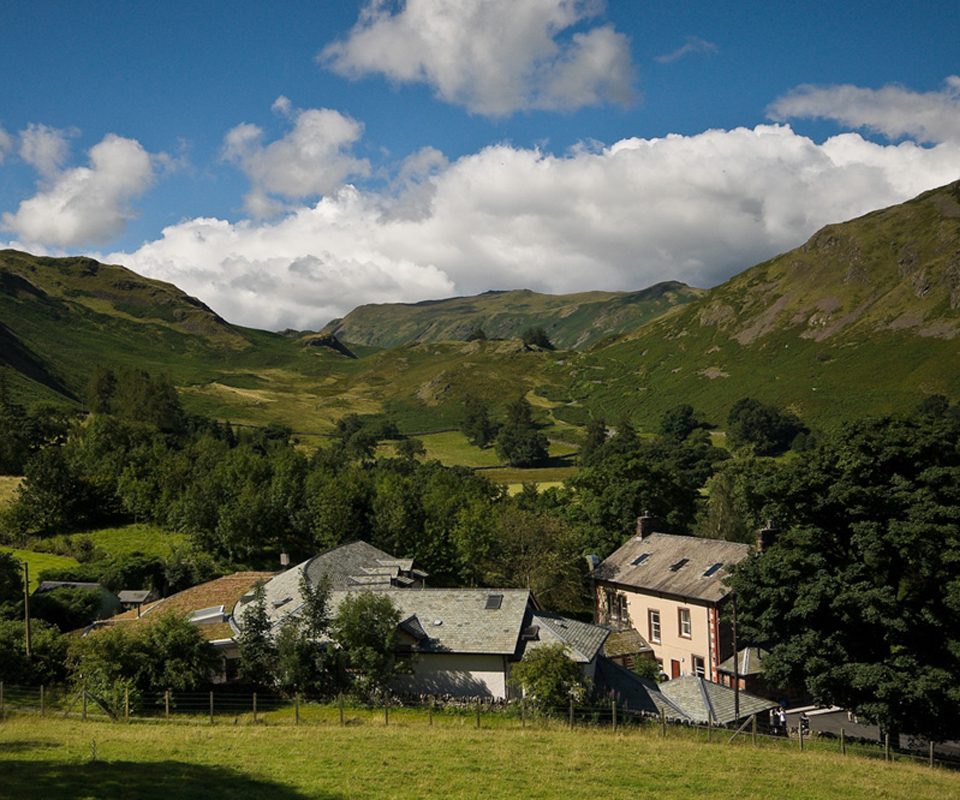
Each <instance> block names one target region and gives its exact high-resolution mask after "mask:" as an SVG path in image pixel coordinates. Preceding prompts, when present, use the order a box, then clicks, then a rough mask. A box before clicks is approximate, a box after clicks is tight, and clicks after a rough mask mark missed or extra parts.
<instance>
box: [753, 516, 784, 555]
mask: <svg viewBox="0 0 960 800" xmlns="http://www.w3.org/2000/svg"><path fill="white" fill-rule="evenodd" d="M779 533H780V529H779V528H778V527H777V526H776V524H775V523H774V521H773V520H772V519H768V520H767V524H766V525H764V526H763V527H762V528H761V529H760V530H758V531H757V552H758V553H765V552H767V550H769V549H770V548H771V547H772V546H773V545H774V543H775V542H776V541H777V535H778V534H779Z"/></svg>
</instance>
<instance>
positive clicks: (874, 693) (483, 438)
mask: <svg viewBox="0 0 960 800" xmlns="http://www.w3.org/2000/svg"><path fill="white" fill-rule="evenodd" d="M0 401H2V402H0V428H2V430H0V442H3V443H4V444H3V451H2V458H3V471H5V472H18V471H20V470H22V473H23V475H24V481H23V484H22V486H21V488H20V489H19V491H18V494H17V497H16V498H15V501H14V502H13V504H12V505H11V506H10V507H9V508H8V509H7V510H5V511H4V512H3V517H2V520H0V524H2V528H0V529H2V532H3V536H4V537H5V539H6V540H7V541H8V542H19V543H25V542H33V543H34V544H38V543H39V544H40V545H41V546H42V543H43V542H44V541H45V540H48V539H49V537H52V536H54V535H59V534H63V533H66V532H71V531H83V530H84V529H85V528H89V527H91V526H95V525H107V524H118V523H122V522H127V521H134V520H139V521H147V520H149V521H152V522H154V523H156V524H158V525H160V526H162V527H164V528H167V529H170V530H176V531H182V532H185V533H187V534H189V541H190V543H191V544H190V547H189V548H187V549H181V550H177V551H175V552H174V553H173V554H172V555H171V556H170V557H168V558H166V559H160V558H157V557H148V556H143V555H140V554H132V555H128V556H125V557H113V558H109V557H104V556H103V554H102V553H98V552H97V551H96V550H95V549H91V548H89V547H84V546H83V544H82V543H83V537H82V536H78V537H74V538H73V539H72V540H71V541H73V542H74V543H75V549H76V551H77V552H75V553H74V554H75V555H76V556H77V557H78V558H79V559H80V560H81V562H82V563H81V565H80V568H78V569H74V570H72V571H70V572H69V574H64V573H61V574H58V575H47V576H45V577H59V578H71V579H83V580H100V581H102V582H103V583H105V584H106V585H107V586H109V587H111V588H117V589H119V588H129V587H130V586H138V587H139V586H147V585H153V586H156V587H157V588H159V589H160V590H161V591H163V592H165V593H170V592H173V591H176V590H179V589H182V588H185V587H186V586H189V585H192V584H194V583H197V582H199V581H202V580H206V579H208V578H210V577H213V576H215V575H217V574H222V573H224V572H227V571H229V570H232V569H235V568H238V567H263V566H269V567H272V566H273V565H276V564H277V563H278V556H279V553H280V552H281V551H286V552H289V553H290V554H291V557H292V558H293V559H294V560H296V559H298V558H305V557H307V556H309V555H312V554H314V553H316V552H318V551H320V550H323V549H325V548H328V547H332V546H335V545H337V544H340V543H343V542H347V541H352V540H354V539H361V538H362V539H366V540H368V541H370V542H371V543H373V544H375V545H377V546H379V547H382V548H383V549H385V550H387V551H389V552H393V553H396V554H398V555H404V556H413V557H415V558H416V559H417V561H418V563H419V564H420V565H422V567H423V568H424V569H426V570H427V571H428V572H429V573H430V582H431V583H432V584H433V585H489V586H521V587H529V588H531V589H532V590H533V591H534V593H535V594H536V596H537V598H538V600H539V602H540V603H541V604H542V605H543V606H544V607H546V608H550V609H556V610H562V611H565V612H568V613H581V614H585V613H589V610H590V599H589V596H588V582H587V580H586V571H587V560H586V558H585V556H586V555H588V554H595V555H598V556H599V557H601V558H603V557H605V556H606V555H608V554H609V553H610V552H612V551H613V550H614V549H615V548H616V547H617V546H619V544H620V543H621V542H622V541H624V539H625V538H626V537H628V536H630V535H631V534H632V532H633V530H634V526H635V523H636V518H637V517H638V516H639V515H640V514H642V513H644V512H645V511H650V512H652V513H654V514H655V515H656V516H657V517H658V518H659V519H660V520H661V526H660V527H661V528H662V529H663V530H666V531H669V532H673V533H681V534H690V535H706V536H712V537H720V538H728V539H735V540H739V541H752V540H753V537H754V535H755V531H756V530H757V529H758V528H759V527H761V526H762V525H763V524H764V522H765V521H767V520H774V521H775V522H776V524H777V525H778V526H779V528H780V529H781V534H780V537H779V540H778V542H777V544H776V545H775V546H774V547H773V548H771V549H770V550H769V552H768V553H766V554H765V555H764V556H763V557H754V558H751V559H748V561H747V562H745V563H744V565H742V567H741V568H740V569H739V570H738V571H737V574H736V576H735V577H734V579H733V585H734V587H735V589H736V591H737V594H738V598H739V605H740V615H741V620H740V622H741V626H742V630H743V631H744V633H745V636H746V639H747V640H748V641H750V642H752V643H754V644H757V645H763V646H766V647H768V648H770V649H771V656H770V659H769V670H770V675H771V678H772V679H773V680H774V681H780V682H781V683H782V684H784V685H787V684H789V685H794V686H800V687H803V689H804V690H805V691H807V692H808V693H809V694H810V695H811V696H812V697H814V698H815V699H817V700H818V701H820V702H825V703H836V704H838V705H843V706H845V707H849V708H853V709H856V710H858V711H859V712H860V713H861V714H862V715H864V716H865V717H866V718H869V719H875V720H877V721H879V722H881V723H882V724H883V725H884V726H885V727H886V728H887V729H888V730H893V731H900V730H902V731H911V732H921V733H924V734H925V735H932V736H934V737H935V738H944V737H948V736H957V735H960V730H957V728H958V725H960V722H958V720H960V689H958V688H957V680H956V676H957V675H960V638H958V631H960V526H958V520H960V491H958V487H960V445H958V443H960V407H958V406H956V405H954V406H951V405H950V404H949V403H948V402H946V401H945V400H943V399H942V398H937V397H934V398H930V399H928V400H927V401H925V402H924V403H923V404H922V405H921V406H919V407H918V408H916V409H915V410H914V412H913V413H911V414H909V415H906V416H899V417H885V418H876V419H868V420H862V421H859V422H855V423H851V424H846V425H842V426H840V427H838V428H837V429H836V430H834V431H827V432H822V431H821V432H817V433H813V432H811V431H809V430H808V429H807V428H806V427H805V426H804V425H803V423H802V422H801V421H800V420H799V419H797V418H796V417H795V416H793V415H791V414H789V413H786V412H784V411H782V410H779V409H776V408H774V407H771V406H765V405H763V404H761V403H758V402H757V401H755V400H752V399H749V398H745V399H744V400H742V401H741V402H739V403H737V404H736V405H735V406H734V408H733V409H732V411H731V413H730V417H729V418H728V419H727V420H725V421H724V422H725V426H726V429H727V435H728V444H729V445H730V447H729V449H726V448H718V447H716V446H714V445H713V444H712V442H711V437H710V435H709V433H708V428H709V427H710V425H709V423H708V421H706V420H703V419H701V418H700V417H699V415H698V414H697V413H696V411H695V410H694V409H693V408H691V407H690V406H678V407H676V408H674V409H672V410H670V411H668V412H667V413H666V414H665V415H664V417H663V420H662V423H661V428H660V431H659V432H658V434H657V435H655V436H650V435H644V436H640V435H638V434H637V432H636V431H634V430H633V428H632V427H631V426H630V425H629V423H627V422H625V421H618V423H617V424H615V425H613V426H610V427H608V426H607V425H606V424H605V423H604V422H603V421H602V420H595V421H594V422H592V423H591V424H590V425H589V426H588V427H587V428H586V430H585V432H584V442H583V446H582V449H581V453H580V467H579V469H578V471H577V473H576V474H575V476H574V477H573V478H572V479H571V480H569V481H567V483H566V484H565V485H564V486H563V487H560V488H551V489H548V490H544V491H540V492H538V491H537V490H536V488H535V487H533V486H530V487H526V488H525V489H524V491H522V492H520V493H519V494H517V495H515V496H513V497H510V496H508V495H507V493H506V492H505V490H504V489H503V488H502V487H499V486H496V485H494V484H492V483H490V482H489V481H488V480H486V479H485V478H484V477H482V474H481V473H478V472H474V471H472V470H470V469H467V468H462V467H447V466H443V465H441V464H440V463H438V462H435V461H424V460H422V458H421V456H422V452H423V448H422V447H421V446H419V443H418V442H417V441H416V440H415V439H406V438H404V437H402V436H401V435H400V434H399V433H397V430H396V426H393V425H391V424H390V423H389V422H384V420H383V419H382V418H363V417H358V416H355V415H351V416H348V417H345V418H343V419H341V420H340V422H339V424H338V427H337V436H336V437H335V438H333V439H332V440H331V443H330V445H329V446H328V447H324V448H320V449H317V450H315V451H313V452H308V451H307V450H306V449H305V448H303V447H302V446H300V445H298V443H297V442H296V441H295V440H294V438H293V437H291V435H290V431H289V430H287V429H285V428H282V427H279V426H272V427H268V428H263V429H257V430H249V429H236V428H233V427H231V426H230V425H228V424H224V423H220V422H217V421H213V420H210V419H205V418H200V417H196V416H191V415H188V414H186V413H184V411H183V409H182V408H181V407H180V404H179V401H178V398H177V393H176V391H175V390H174V389H173V388H172V386H171V385H170V384H169V383H168V382H166V381H165V380H163V379H160V378H157V377H156V376H151V375H149V374H147V373H144V372H142V371H136V370H127V371H121V372H116V373H115V372H112V371H110V370H98V371H97V372H96V374H95V375H94V376H93V378H92V379H91V382H90V390H89V400H88V405H89V407H90V408H91V410H92V411H91V413H90V414H89V415H87V416H83V417H80V416H75V415H71V414H65V413H61V412H57V411H56V410H53V409H49V408H39V409H34V410H33V411H32V412H29V413H28V412H27V411H26V410H25V409H23V408H21V407H19V406H17V405H16V404H15V403H13V402H12V401H11V400H10V399H9V398H8V397H7V395H6V394H5V393H2V396H0ZM464 432H465V433H466V434H467V435H468V437H469V438H470V439H471V440H473V441H474V442H475V443H476V444H478V445H480V446H486V447H491V446H495V447H502V448H504V452H507V447H508V446H509V444H510V443H516V442H521V443H525V444H524V447H526V448H528V449H527V450H525V451H524V452H525V455H523V456H522V459H528V458H529V459H530V460H532V461H533V462H534V463H535V462H536V460H537V458H538V456H537V455H536V453H534V454H533V455H529V452H530V449H536V447H535V446H536V445H537V444H538V442H539V437H542V433H540V431H539V430H538V429H537V425H536V422H535V421H534V419H533V415H532V414H531V409H530V408H529V406H527V405H526V402H525V401H524V400H522V399H521V400H517V401H515V402H514V403H512V404H510V405H509V407H508V408H507V413H506V415H505V417H504V418H502V419H495V414H494V413H493V412H492V411H491V410H490V409H488V408H486V407H484V406H483V404H481V403H479V402H473V403H470V404H468V407H467V408H466V409H465V412H464ZM384 440H393V444H394V446H393V447H392V448H389V450H390V452H391V453H393V455H384V450H385V448H383V447H380V448H379V449H378V444H379V443H381V442H383V441H384ZM531 442H532V443H533V444H532V445H531V444H530V443H531ZM784 453H786V454H787V455H786V456H784V455H783V454H784ZM519 463H523V461H522V460H521V461H520V462H519ZM0 567H3V568H2V569H0V602H2V606H0V613H2V615H3V616H4V617H6V618H7V619H8V620H9V621H7V622H2V623H0V648H2V649H3V650H4V652H5V653H7V652H8V651H9V656H10V657H9V658H8V657H7V656H5V657H4V658H3V659H2V662H3V664H4V667H3V668H2V670H3V673H4V675H5V676H6V679H8V680H17V679H20V680H23V679H24V676H23V672H22V671H23V669H24V668H25V665H24V663H23V661H22V659H19V660H18V658H17V657H16V653H15V651H16V650H17V646H18V645H17V634H16V627H17V625H18V623H17V622H15V620H16V619H17V618H18V615H19V613H20V607H19V605H18V604H19V602H20V601H19V599H18V594H19V584H18V578H17V574H16V568H15V565H14V564H13V560H12V559H10V558H9V557H5V559H4V560H3V561H2V562H0ZM83 603H84V601H83V599H82V598H80V597H78V596H74V597H71V596H64V597H62V599H61V600H59V601H58V602H50V603H48V608H47V609H43V608H40V609H38V616H40V617H41V618H45V620H46V621H43V619H41V621H40V622H39V624H38V628H37V633H36V634H35V640H36V642H37V643H36V644H35V650H37V652H39V653H41V654H43V653H46V654H47V655H45V656H44V655H40V656H37V657H36V659H35V663H34V664H33V666H32V667H31V669H32V671H33V675H34V676H36V675H40V673H42V672H44V670H46V672H47V674H48V676H49V677H57V676H60V677H62V676H63V669H64V668H63V664H64V663H65V657H64V646H63V644H62V642H61V641H60V640H59V638H58V636H57V628H58V627H59V628H60V629H62V630H68V629H70V628H71V627H75V626H76V625H77V624H79V621H82V620H83V618H84V617H85V615H89V614H90V609H89V608H85V607H84V606H83ZM172 624H173V623H171V625H172ZM166 634H167V635H168V636H169V637H170V638H171V639H172V640H177V637H178V636H180V635H181V634H180V633H177V631H175V630H173V629H171V630H170V631H167V632H166ZM175 634H176V635H175ZM157 635H160V634H157ZM118 636H120V634H118ZM291 641H292V644H290V647H292V648H293V651H294V652H295V651H296V648H297V647H302V646H304V645H303V641H302V640H301V639H298V638H296V637H294V638H293V639H292V640H291ZM298 642H299V644H298ZM161 644H162V643H161ZM117 646H118V647H119V646H120V645H119V644H118V645H117ZM139 646H140V645H138V647H139ZM146 646H147V645H143V647H146ZM151 646H157V647H160V646H161V645H158V644H156V642H155V643H154V644H153V645H151ZM84 657H86V658H90V657H92V656H90V655H89V654H87V655H83V654H82V653H80V654H75V655H74V656H73V657H72V658H73V661H71V662H70V663H74V664H76V663H80V662H79V661H78V660H77V659H82V658H84ZM98 657H100V656H98ZM197 658H198V659H200V660H199V661H198V662H197V663H198V664H202V658H201V657H200V656H197ZM138 663H139V662H138ZM284 663H286V664H287V665H288V667H287V672H288V674H296V669H297V668H296V663H297V662H296V659H293V661H291V660H290V658H287V659H286V660H285V661H284ZM44 664H46V665H47V666H43V665H44ZM290 664H293V666H289V665H290ZM201 672H202V669H201ZM2 677H4V676H2V675H0V678H2ZM144 680H145V681H146V683H147V684H149V683H150V680H147V679H146V678H144ZM151 680H152V679H151ZM157 680H159V679H157Z"/></svg>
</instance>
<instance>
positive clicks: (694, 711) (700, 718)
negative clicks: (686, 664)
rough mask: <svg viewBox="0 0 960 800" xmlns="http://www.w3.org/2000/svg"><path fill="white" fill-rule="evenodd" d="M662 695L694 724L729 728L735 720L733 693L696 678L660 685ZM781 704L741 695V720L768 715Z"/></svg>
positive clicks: (744, 693)
mask: <svg viewBox="0 0 960 800" xmlns="http://www.w3.org/2000/svg"><path fill="white" fill-rule="evenodd" d="M659 688H660V692H661V694H663V696H664V697H665V698H666V699H668V700H669V701H670V702H671V703H673V704H674V705H675V706H677V707H678V708H679V709H681V710H682V711H683V713H684V714H685V715H686V716H688V717H689V718H690V719H691V720H692V721H693V722H697V723H702V724H704V725H705V724H707V722H708V721H709V719H710V717H712V718H713V722H714V723H715V724H720V725H727V724H729V723H731V722H733V721H734V720H735V719H736V715H735V713H734V691H733V689H731V688H729V687H727V686H721V685H720V684H719V683H713V682H711V681H708V680H705V679H703V678H701V677H699V676H697V675H686V676H684V677H682V678H674V679H673V680H672V681H665V682H664V683H661V684H660V687H659ZM777 705H778V703H775V702H774V701H773V700H765V699H764V698H762V697H757V696H756V695H752V694H748V693H747V692H744V691H743V690H741V691H740V718H741V719H745V718H746V717H749V716H751V715H752V714H757V713H761V712H764V711H769V710H770V709H771V708H776V707H777Z"/></svg>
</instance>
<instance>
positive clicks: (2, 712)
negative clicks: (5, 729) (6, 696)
mask: <svg viewBox="0 0 960 800" xmlns="http://www.w3.org/2000/svg"><path fill="white" fill-rule="evenodd" d="M6 718H7V708H6V706H5V705H4V704H3V681H0V719H6Z"/></svg>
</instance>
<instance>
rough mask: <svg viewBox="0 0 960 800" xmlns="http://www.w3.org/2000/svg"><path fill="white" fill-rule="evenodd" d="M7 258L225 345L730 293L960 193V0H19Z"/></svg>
mask: <svg viewBox="0 0 960 800" xmlns="http://www.w3.org/2000/svg"><path fill="white" fill-rule="evenodd" d="M0 45H2V48H0V52H2V53H3V57H2V59H0V247H12V248H16V249H20V250H27V251H29V252H33V253H38V254H49V255H72V254H87V255H91V256H93V257H95V258H98V259H100V260H104V261H108V262H111V263H120V264H123V265H125V266H127V267H129V268H131V269H133V270H135V271H137V272H139V273H141V274H144V275H147V276H149V277H152V278H157V279H160V280H166V281H170V282H172V283H174V284H176V285H177V286H179V287H180V288H181V289H183V290H185V291H187V292H188V293H190V294H192V295H194V296H196V297H199V298H200V299H201V300H203V301H204V302H205V303H207V304H208V305H209V306H211V307H212V308H213V309H214V310H216V311H217V312H218V313H220V314H221V315H222V316H224V317H225V318H226V319H228V320H229V321H231V322H234V323H238V324H241V325H248V326H252V327H258V328H266V329H271V330H280V329H284V328H297V329H317V328H319V327H321V326H323V325H324V324H325V323H326V322H327V321H329V320H330V319H331V318H333V317H338V316H342V315H343V314H345V313H346V312H348V311H349V310H350V309H352V308H354V307H355V306H357V305H360V304H362V303H371V302H372V303H381V302H396V301H403V302H412V301H418V300H423V299H433V298H440V297H450V296H455V295H468V294H475V293H478V292H482V291H486V290H488V289H511V288H530V289H534V290H538V291H545V292H553V293H566V292H576V291H586V290H593V289H605V290H636V289H641V288H645V287H647V286H650V285H652V284H654V283H657V282H658V281H663V280H682V281H685V282H687V283H689V284H691V285H695V286H701V287H709V286H713V285H716V284H718V283H720V282H722V281H723V280H725V279H727V278H729V277H730V276H731V275H733V274H736V273H737V272H739V271H742V270H743V269H745V268H747V267H749V266H751V265H753V264H755V263H758V262H760V261H763V260H765V259H767V258H769V257H771V256H773V255H775V254H777V253H780V252H783V251H785V250H789V249H790V248H793V247H796V246H798V245H800V244H802V243H803V242H804V241H805V240H806V239H807V238H808V237H809V236H810V235H811V234H813V233H814V232H815V231H816V230H818V229H819V228H820V227H822V226H823V225H825V224H828V223H832V222H839V221H842V220H846V219H850V218H853V217H855V216H859V215H861V214H863V213H866V212H868V211H870V210H873V209H875V208H880V207H884V206H888V205H892V204H895V203H898V202H902V201H904V200H906V199H909V198H910V197H913V196H915V195H917V194H919V193H920V192H922V191H924V190H926V189H930V188H933V187H936V186H940V185H943V184H945V183H948V182H950V181H953V180H957V179H960V7H958V5H957V2H956V0H950V1H949V2H941V1H940V0H924V2H923V3H903V2H884V1H883V0H873V1H872V2H853V1H849V2H844V3H835V2H831V3H828V2H803V0H796V1H795V2H791V3H771V2H769V0H767V1H766V2H753V0H741V2H721V1H720V0H714V1H713V2H699V0H691V1H690V2H684V3H676V2H643V1H642V0H607V2H604V1H603V0H395V1H393V2H391V1H390V0H363V1H362V2H350V1H349V0H336V1H335V0H316V1H315V2H305V0H279V1H278V2H275V3H260V2H243V1H242V0H235V2H229V3H228V2H218V1H217V0H205V2H202V3H197V2H181V1H180V0H169V1H168V2H164V3H156V2H150V3H146V2H136V1H135V0H126V1H125V2H109V1H108V0H90V2H86V3H77V2H72V0H71V1H67V2H52V1H46V0H31V2H19V0H7V2H5V3H4V4H3V6H2V8H0Z"/></svg>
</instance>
